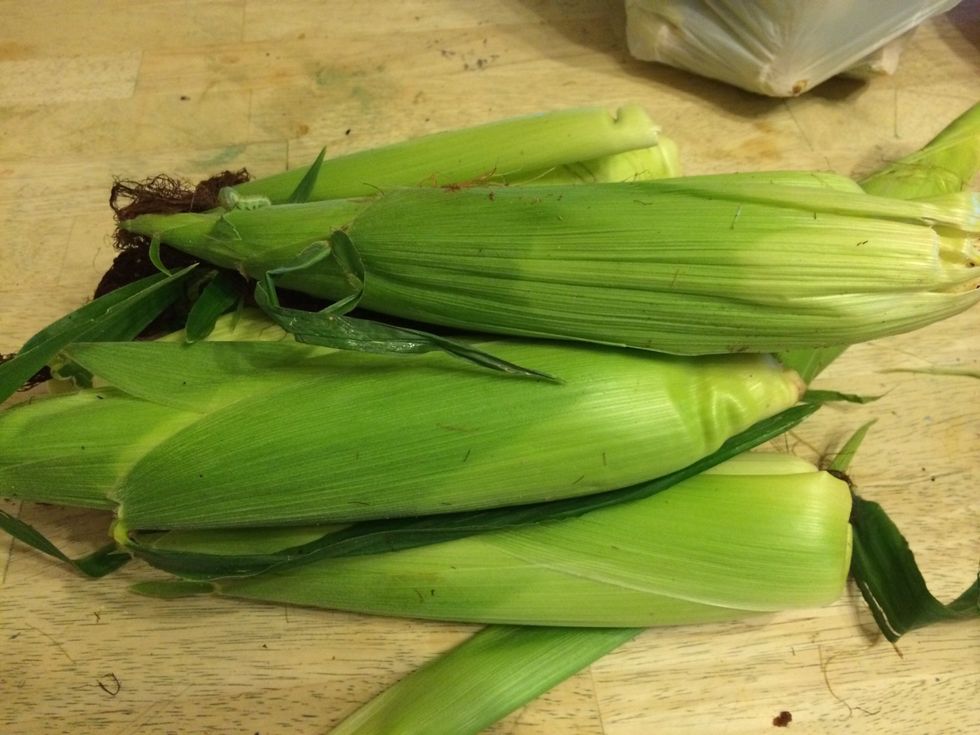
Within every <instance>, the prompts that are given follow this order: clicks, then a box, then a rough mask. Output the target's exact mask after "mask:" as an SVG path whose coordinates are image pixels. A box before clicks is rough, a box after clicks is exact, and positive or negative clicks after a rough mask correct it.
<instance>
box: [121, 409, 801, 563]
mask: <svg viewBox="0 0 980 735" xmlns="http://www.w3.org/2000/svg"><path fill="white" fill-rule="evenodd" d="M817 408H819V404H813V403H811V404H801V405H798V406H794V407H793V408H790V409H787V410H786V411H783V412H782V413H779V414H777V415H776V416H773V417H771V418H768V419H766V420H764V421H760V422H759V423H757V424H755V425H754V426H752V427H751V428H749V429H747V430H746V431H743V432H742V433H740V434H737V435H736V436H734V437H732V438H730V439H729V440H728V441H727V442H725V444H724V445H723V446H722V447H721V448H720V449H719V450H718V451H716V452H714V453H713V454H711V455H709V456H708V457H705V458H703V459H701V460H698V461H697V462H694V463H693V464H691V465H688V466H687V467H685V468H683V469H680V470H678V471H676V472H673V473H671V474H669V475H664V476H663V477H660V478H658V479H656V480H651V481H649V482H643V483H640V484H637V485H633V486H630V487H627V488H623V489H620V490H612V491H609V492H604V493H597V494H595V495H586V496H581V497H575V498H566V499H563V500H556V501H551V502H542V503H534V504H530V505H522V506H514V507H509V508H493V509H489V510H480V511H468V512H462V513H447V514H444V515H434V516H423V517H418V518H399V519H393V520H385V521H367V522H363V523H355V524H353V525H350V526H347V527H346V528H343V529H341V530H339V531H332V532H330V533H327V534H324V535H323V536H321V537H320V538H318V539H316V540H314V541H312V542H310V543H306V544H302V545H299V546H294V547H291V548H287V549H283V550H281V551H278V552H274V553H269V554H243V555H231V554H227V555H222V554H209V553H203V552H189V551H179V550H173V549H157V548H153V546H152V544H142V543H140V542H139V539H138V538H134V539H132V544H131V547H130V550H131V551H132V553H134V554H135V555H136V556H139V557H140V558H142V559H144V560H146V561H147V562H149V563H150V564H152V565H153V566H156V567H159V568H160V569H164V570H166V571H169V572H172V573H174V574H178V575H180V576H183V577H187V578H195V579H211V578H218V577H229V576H243V575H253V574H259V573H261V572H264V571H268V570H269V569H272V568H282V567H284V566H289V565H293V564H302V563H308V562H312V561H316V560H318V559H324V558H336V557H341V556H357V555H361V554H376V553H382V552H387V551H395V550H398V549H407V548H413V547H416V546H425V545H428V544H433V543H439V542H442V541H451V540H452V539H456V538H461V537H464V536H470V535H473V534H476V533H485V532H487V531H494V530H499V529H503V528H513V527H516V526H523V525H528V524H534V523H543V522H546V521H555V520H561V519H564V518H574V517H577V516H580V515H583V514H584V513H588V512H590V511H593V510H598V509H599V508H605V507H608V506H611V505H616V504H618V503H625V502H629V501H632V500H639V499H641V498H646V497H649V496H651V495H654V494H656V493H659V492H662V491H664V490H666V489H668V488H670V487H672V486H674V485H676V484H677V483H678V482H681V481H682V480H686V479H688V478H689V477H693V476H694V475H697V474H699V473H701V472H703V471H705V470H707V469H708V468H710V467H713V466H715V465H717V464H719V463H721V462H724V461H726V460H728V459H731V458H732V457H734V456H736V455H738V454H741V453H742V452H746V451H748V450H749V449H752V448H753V447H756V446H759V445H760V444H763V443H765V442H767V441H769V440H770V439H773V438H774V437H776V436H779V435H780V434H782V433H784V432H786V431H788V430H789V429H791V428H792V427H794V426H796V425H797V424H798V423H800V422H801V421H802V420H803V419H805V418H806V417H807V416H809V415H810V414H812V413H813V412H814V411H816V410H817Z"/></svg>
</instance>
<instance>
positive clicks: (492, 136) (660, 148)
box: [235, 105, 677, 202]
mask: <svg viewBox="0 0 980 735" xmlns="http://www.w3.org/2000/svg"><path fill="white" fill-rule="evenodd" d="M659 133H660V129H659V127H658V126H657V125H656V124H654V123H653V121H652V120H650V117H649V116H648V115H647V113H646V111H645V110H643V108H642V107H640V106H638V105H625V106H623V107H621V108H619V109H618V110H617V111H616V112H615V113H609V112H608V111H606V110H605V109H602V108H583V109H571V110H559V111H556V112H549V113H544V114H539V115H528V116H524V117H517V118H509V119H505V120H500V121H496V122H492V123H488V124H485V125H478V126H475V127H470V128H461V129H459V130H449V131H445V132H441V133H435V134H432V135H426V136H423V137H420V138H414V139H411V140H406V141H403V142H401V143H395V144H393V145H387V146H383V147H380V148H374V149H371V150H366V151H359V152H357V153H351V154H348V155H345V156H338V157H337V158H332V159H327V160H325V161H323V162H322V164H321V166H320V169H319V171H318V172H317V175H316V178H315V180H314V181H313V182H312V186H311V188H310V190H309V192H308V197H307V198H308V199H309V200H311V201H315V200H321V199H337V198H341V197H358V196H370V195H372V194H375V193H377V192H378V191H379V190H385V189H389V188H391V187H396V186H429V187H438V186H447V185H452V184H458V183H461V182H484V183H490V182H498V183H529V182H537V181H539V180H540V181H547V182H548V183H577V182H578V181H594V180H609V178H607V177H612V180H622V181H625V180H631V179H636V178H639V179H646V178H654V177H660V176H664V175H676V173H677V153H676V146H674V145H673V143H672V142H671V141H667V140H665V139H663V138H662V137H661V136H660V134H659ZM309 170H310V167H309V166H304V167H300V168H295V169H291V170H289V171H284V172H282V173H279V174H275V175H273V176H267V177H264V178H261V179H255V180H253V181H249V182H246V183H244V184H239V185H238V186H236V187H235V192H236V193H237V194H238V195H239V196H246V197H260V196H261V197H266V198H268V199H269V200H271V201H273V202H286V201H289V200H290V198H291V196H292V195H293V194H294V192H295V191H296V190H297V187H299V185H300V182H301V181H302V180H303V178H304V176H306V175H307V173H308V172H309Z"/></svg>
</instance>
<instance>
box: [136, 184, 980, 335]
mask: <svg viewBox="0 0 980 735" xmlns="http://www.w3.org/2000/svg"><path fill="white" fill-rule="evenodd" d="M807 182H808V183H807ZM805 183H806V185H804V184H805ZM977 207H978V204H977V202H976V200H975V198H972V197H970V196H969V195H966V194H964V195H959V196H953V197H947V198H945V199H943V200H942V201H938V200H937V201H934V202H918V201H901V200H894V199H887V198H882V197H876V196H871V195H867V194H865V193H863V192H861V191H860V190H859V188H858V187H857V185H856V184H854V183H853V182H851V181H850V180H848V179H843V178H841V177H832V176H828V175H823V176H820V177H811V176H808V175H806V174H751V175H730V176H706V177H689V178H676V179H667V180H663V181H651V182H642V183H621V184H597V185H582V186H576V187H536V188H534V189H533V190H528V189H521V188H519V187H497V188H463V189H459V190H451V191H449V190H440V189H431V188H430V189H416V190H409V189H402V190H395V191H389V192H386V193H384V194H383V195H380V196H377V197H374V198H365V199H343V200H331V201H325V202H310V203H308V204H298V205H281V206H269V207H264V208H260V209H256V210H252V211H240V210H235V211H229V212H224V213H219V212H213V213H206V214H188V215H172V216H155V215H147V216H143V217H138V218H136V219H133V220H130V221H128V222H125V223H123V226H124V227H125V228H126V229H129V230H131V231H133V232H138V233H142V234H146V235H159V236H160V237H161V238H162V241H163V242H166V243H168V244H170V245H173V246H175V247H177V248H179V249H181V250H185V251H187V252H189V253H191V254H193V255H195V256H198V257H201V258H203V259H205V260H208V261H211V262H214V263H216V264H218V265H221V266H225V267H229V268H234V269H237V270H240V271H242V272H245V273H248V274H249V275H252V276H254V277H261V276H262V274H264V273H265V272H267V271H269V270H271V269H275V268H278V267H281V266H283V265H284V264H286V263H290V262H292V261H293V260H294V259H295V258H296V257H297V256H298V255H299V254H300V253H302V252H303V251H304V250H305V249H306V248H307V247H308V246H310V245H311V243H314V242H317V241H322V240H324V239H326V238H327V236H329V235H330V233H331V232H333V231H334V230H338V229H342V230H344V231H345V232H346V234H347V236H348V237H349V238H350V241H351V242H352V243H353V246H354V248H355V249H356V250H357V252H358V254H359V256H360V259H361V260H362V261H363V267H364V274H363V292H362V298H361V302H360V303H361V305H363V306H364V307H366V308H369V309H372V310H375V311H380V312H385V313H389V314H395V315H398V316H403V317H408V318H412V319H417V320H420V321H425V322H432V323H439V324H444V325H449V326H453V327H461V328H467V329H478V330H483V331H491V332H497V333H507V334H519V335H527V336H538V337H549V338H571V339H580V340H589V341H595V342H603V343H611V344H620V345H630V346H635V347H642V348H650V349H656V350H660V351H664V352H671V353H677V354H709V353H723V352H737V351H745V350H748V351H757V352H768V351H783V350H790V349H800V348H812V347H821V346H827V345H837V344H850V343H854V342H859V341H864V340H868V339H872V338H877V337H881V336H884V335H889V334H894V333H898V332H903V331H908V330H912V329H915V328H918V327H921V326H924V325H926V324H929V323H931V322H933V321H936V320H939V319H943V318H945V317H948V316H951V315H953V314H956V313H958V312H960V311H963V310H964V309H967V308H968V307H970V306H971V305H973V304H975V303H976V302H977V300H978V299H980V289H978V288H977V286H978V283H980V275H978V274H980V271H978V270H977V269H976V268H975V267H974V266H975V265H976V262H977V253H978V251H977V235H978V233H980V221H978V217H977ZM281 284H282V285H283V286H287V287H290V288H295V289H298V290H301V291H305V292H308V293H311V294H314V295H317V296H323V297H328V298H340V297H343V296H347V295H349V294H350V293H351V282H350V280H349V278H348V277H346V275H345V274H344V273H343V272H342V271H341V270H340V269H339V268H338V267H337V265H336V264H335V263H334V262H333V261H332V260H329V259H325V260H321V261H320V262H319V263H318V264H317V265H316V266H313V267H310V268H307V269H305V270H299V271H294V272H292V273H290V274H288V275H285V276H283V277H282V279H281Z"/></svg>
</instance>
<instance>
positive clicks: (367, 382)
mask: <svg viewBox="0 0 980 735" xmlns="http://www.w3.org/2000/svg"><path fill="white" fill-rule="evenodd" d="M253 318H254V317H249V316H246V317H244V318H243V319H242V320H241V321H240V323H239V327H238V329H240V330H241V331H240V332H237V336H240V337H241V338H242V339H248V338H252V337H255V336H259V337H266V338H271V340H272V341H268V340H267V341H252V342H238V341H235V342H222V341H220V340H219V339H216V338H213V339H212V340H211V341H208V342H201V343H197V344H194V345H185V344H182V343H181V342H180V341H179V340H175V341H169V342H168V341H160V342H137V343H88V344H86V343H79V344H76V345H73V346H71V347H69V348H68V349H67V350H66V353H65V354H66V355H67V356H68V358H69V359H70V360H71V361H73V362H74V363H76V364H77V365H80V366H81V367H82V368H84V369H86V370H88V371H90V372H91V373H92V374H94V375H95V376H97V377H98V378H99V379H101V381H102V385H101V386H100V387H97V388H94V389H90V390H82V391H80V392H78V393H75V394H68V395H60V396H54V397H51V398H47V399H41V400H36V401H34V402H32V403H31V404H29V405H27V404H25V405H20V406H15V407H13V408H12V409H10V410H7V411H5V412H3V413H0V495H4V496H11V497H19V498H25V499H31V500H40V501H47V502H59V503H71V504H78V505H92V506H97V507H107V506H118V514H119V517H120V519H121V520H122V522H123V523H124V524H126V525H127V526H128V527H130V528H134V529H136V528H178V527H216V526H228V525H256V524H277V523H300V522H317V521H336V520H344V521H347V520H357V519H366V518H378V517H389V516H402V515H415V514H429V513H443V512H450V511H456V510H464V509H470V508H482V507H495V506H500V505H507V504H516V503H526V502H532V501H536V500H546V499H553V498H558V497H568V496H575V495H584V494H588V493H594V492H598V491H601V490H608V489H614V488H619V487H622V486H625V485H630V484H633V483H636V482H640V481H643V480H647V479H649V478H652V477H657V476H659V475H663V474H665V473H667V472H670V471H672V470H675V469H678V468H680V467H684V466H686V465H688V464H690V463H691V462H693V461H695V460H696V459H699V458H700V457H703V456H705V455H707V454H710V453H711V452H713V451H714V450H716V449H717V448H718V447H719V446H720V445H721V444H722V442H724V441H725V440H726V439H727V438H728V437H729V436H731V435H733V434H735V433H737V432H739V431H741V430H743V429H745V428H747V427H749V426H750V425H752V424H754V423H755V422H757V421H758V420H760V419H762V418H764V417H767V416H770V415H772V414H774V413H777V412H778V411H780V410H782V409H784V408H787V407H788V406H790V405H792V404H793V403H795V402H796V401H797V399H798V398H799V395H800V391H801V383H800V381H799V379H798V377H797V376H796V374H795V373H793V372H791V371H788V370H784V369H783V368H781V367H780V366H779V365H778V364H776V363H775V361H773V360H771V359H768V358H766V357H762V356H728V357H716V358H701V359H690V358H672V357H666V356H658V355H656V354H653V353H645V352H640V351H629V350H619V349H613V348H601V347H594V346H588V345H574V344H558V343H549V342H543V343H535V342H517V341H504V340H500V341H496V342H493V343H492V344H490V345H489V346H490V347H492V349H493V350H494V351H495V352H499V353H500V354H501V355H503V356H504V357H507V358H515V359H519V360H521V361H523V362H524V363H526V364H528V365H533V366H535V367H537V368H541V369H545V370H550V371H554V372H555V373H557V374H560V375H561V376H562V378H563V379H564V381H565V382H564V384H561V385H556V384H551V383H543V382H539V381H529V380H520V379H514V378H507V377H503V376H496V375H488V374H486V373H485V372H483V371H481V370H479V369H476V368H473V367H470V366H467V365H465V364H462V363H461V364H457V363H456V362H455V361H452V360H449V359H447V358H445V357H442V356H438V355H430V356H424V357H416V358H410V359H405V358H401V357H397V356H367V355H363V354H359V353H350V352H337V351H332V350H328V349H323V348H317V347H310V346H304V345H299V344H297V343H295V342H293V341H292V340H291V339H289V340H286V341H281V340H282V338H283V334H282V332H281V331H277V330H275V329H273V328H270V327H269V326H268V323H267V322H266V321H264V320H261V319H259V320H258V321H257V322H253V321H252V319H253ZM231 321H232V320H231V318H229V319H226V320H225V322H224V323H225V324H229V323H230V322H231ZM263 330H265V331H264V332H263ZM221 333H222V329H219V330H218V334H217V335H215V337H220V336H221ZM277 340H280V341H277Z"/></svg>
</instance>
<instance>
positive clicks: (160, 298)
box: [0, 268, 193, 402]
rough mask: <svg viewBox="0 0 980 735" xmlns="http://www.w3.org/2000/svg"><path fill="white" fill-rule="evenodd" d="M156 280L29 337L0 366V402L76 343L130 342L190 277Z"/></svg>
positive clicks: (158, 277)
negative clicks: (83, 340) (97, 341)
mask: <svg viewBox="0 0 980 735" xmlns="http://www.w3.org/2000/svg"><path fill="white" fill-rule="evenodd" d="M192 270H193V269H192V268H186V269H184V270H182V271H180V272H179V273H176V274H174V275H171V276H164V275H162V274H161V275H155V276H150V277H148V278H144V279H142V280H140V281H135V282H134V283H131V284H129V285H127V286H124V287H123V288H120V289H117V290H115V291H113V292H112V293H109V294H106V295H105V296H102V297H100V298H98V299H95V300H93V301H91V302H89V303H88V304H85V305H84V306H82V307H80V308H78V309H76V310H75V311H73V312H71V313H70V314H68V315H67V316H64V317H62V318H61V319H59V320H57V321H55V322H53V323H52V324H49V325H48V326H47V327H45V328H44V329H43V330H41V331H40V332H38V333H37V334H35V335H34V336H33V337H31V338H30V339H29V340H27V342H25V343H24V346H23V347H21V349H20V350H19V351H18V353H17V355H16V357H14V358H12V359H10V360H8V361H6V362H4V363H3V364H0V402H3V401H5V400H6V399H7V398H9V397H10V396H11V395H13V393H14V392H15V391H16V390H17V389H18V388H20V387H21V386H22V385H23V384H24V382H25V381H26V380H27V379H28V378H30V377H31V376H32V375H34V374H35V373H36V372H37V371H38V370H40V369H41V368H43V367H44V366H45V365H48V364H49V363H50V362H51V361H52V360H53V359H54V357H55V356H56V355H57V354H58V352H59V351H60V350H62V349H63V348H64V347H65V346H66V345H69V344H71V343H72V342H75V341H78V340H80V339H90V340H91V339H97V340H107V341H108V340H128V339H132V338H133V337H135V336H136V335H137V334H139V333H140V332H141V331H142V330H143V328H144V327H146V325H147V324H149V323H150V322H151V321H153V319H155V318H156V317H157V315H158V314H160V312H162V311H163V310H164V309H165V308H166V307H167V306H169V305H170V304H172V303H173V302H174V301H175V300H176V299H177V298H178V296H179V295H180V293H181V290H182V289H183V281H184V280H185V279H186V277H187V276H188V275H189V274H190V273H191V271H192Z"/></svg>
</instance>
